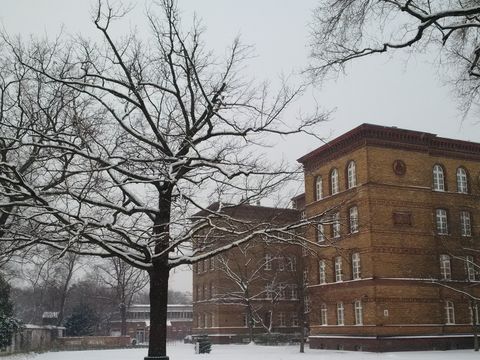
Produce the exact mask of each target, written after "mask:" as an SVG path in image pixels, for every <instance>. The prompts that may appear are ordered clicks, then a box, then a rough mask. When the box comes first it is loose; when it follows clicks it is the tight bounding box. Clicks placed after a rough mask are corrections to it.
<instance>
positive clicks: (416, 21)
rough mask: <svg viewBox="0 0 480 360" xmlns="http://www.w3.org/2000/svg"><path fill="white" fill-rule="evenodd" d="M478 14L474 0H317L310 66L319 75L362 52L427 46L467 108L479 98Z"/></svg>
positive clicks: (479, 5)
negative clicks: (444, 66) (442, 66)
mask: <svg viewBox="0 0 480 360" xmlns="http://www.w3.org/2000/svg"><path fill="white" fill-rule="evenodd" d="M479 15H480V4H479V2H478V1H476V0H466V1H454V0H374V1H370V0H347V1H343V0H321V1H319V4H318V6H317V7H316V9H315V10H314V19H313V23H312V42H311V49H312V52H311V56H312V58H313V60H314V63H313V64H312V66H311V69H310V70H311V71H312V72H313V74H314V75H315V76H320V77H323V76H324V75H326V74H327V73H328V72H329V71H330V70H335V71H336V70H339V69H343V68H344V66H345V65H346V64H347V63H348V62H349V61H351V60H354V59H358V58H362V57H365V56H370V55H374V54H380V53H386V52H393V51H396V50H399V49H406V50H408V51H413V52H424V51H432V59H438V61H439V64H440V65H446V68H445V69H444V77H445V80H447V81H452V82H453V84H454V86H455V90H456V93H457V94H458V97H459V99H460V101H461V105H462V106H463V110H464V111H465V112H468V110H469V109H470V108H471V107H472V105H475V104H477V105H478V100H479V99H478V97H479V91H478V88H479V86H478V81H479V78H480V67H479V65H480V64H479V59H480V47H479V45H480V43H479V40H478V39H479V36H478V35H479V29H480V20H479V19H480V18H479Z"/></svg>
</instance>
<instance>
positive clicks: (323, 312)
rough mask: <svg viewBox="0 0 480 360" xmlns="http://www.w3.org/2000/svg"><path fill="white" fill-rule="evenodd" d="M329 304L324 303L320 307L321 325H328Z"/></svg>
mask: <svg viewBox="0 0 480 360" xmlns="http://www.w3.org/2000/svg"><path fill="white" fill-rule="evenodd" d="M327 315H328V312H327V304H325V303H323V304H322V305H321V306H320V325H328V316H327Z"/></svg>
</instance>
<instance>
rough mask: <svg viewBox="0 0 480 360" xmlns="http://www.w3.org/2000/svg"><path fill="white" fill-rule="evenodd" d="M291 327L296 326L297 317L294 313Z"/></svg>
mask: <svg viewBox="0 0 480 360" xmlns="http://www.w3.org/2000/svg"><path fill="white" fill-rule="evenodd" d="M292 326H298V315H297V314H296V313H293V314H292Z"/></svg>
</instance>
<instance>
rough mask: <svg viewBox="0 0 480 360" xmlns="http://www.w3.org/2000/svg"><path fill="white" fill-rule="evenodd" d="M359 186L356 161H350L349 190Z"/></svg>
mask: <svg viewBox="0 0 480 360" xmlns="http://www.w3.org/2000/svg"><path fill="white" fill-rule="evenodd" d="M355 186H357V170H356V165H355V161H353V160H352V161H350V162H349V163H348V165H347V189H351V188H353V187H355Z"/></svg>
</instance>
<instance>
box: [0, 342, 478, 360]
mask: <svg viewBox="0 0 480 360" xmlns="http://www.w3.org/2000/svg"><path fill="white" fill-rule="evenodd" d="M168 352H169V354H168V355H169V357H170V360H313V359H328V360H380V359H382V360H383V359H386V360H430V359H431V360H447V359H448V360H450V359H456V360H464V359H465V360H470V359H472V360H473V359H475V360H478V358H479V357H480V354H479V353H476V352H474V351H473V350H450V351H425V352H419V351H415V352H397V353H383V354H376V353H366V352H353V351H336V350H310V349H308V348H307V349H306V350H305V353H304V354H300V353H299V352H298V346H260V345H213V346H212V352H211V353H210V354H200V355H198V354H195V353H194V348H193V345H191V344H181V343H178V344H171V345H170V346H169V348H168ZM146 355H147V349H122V350H91V351H64V352H51V353H44V354H27V355H14V356H7V357H0V359H1V360H143V357H144V356H146Z"/></svg>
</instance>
